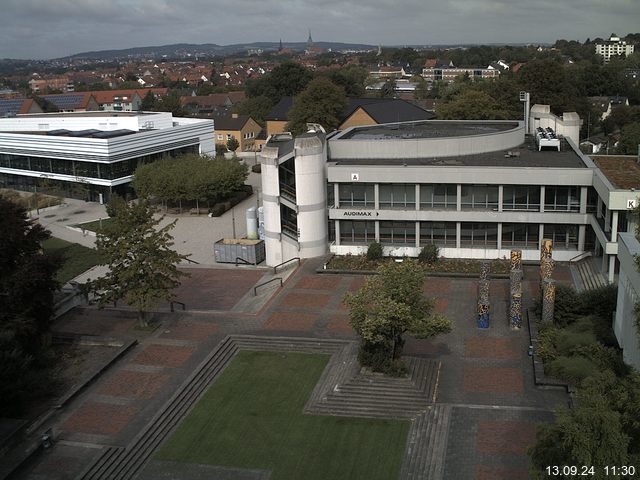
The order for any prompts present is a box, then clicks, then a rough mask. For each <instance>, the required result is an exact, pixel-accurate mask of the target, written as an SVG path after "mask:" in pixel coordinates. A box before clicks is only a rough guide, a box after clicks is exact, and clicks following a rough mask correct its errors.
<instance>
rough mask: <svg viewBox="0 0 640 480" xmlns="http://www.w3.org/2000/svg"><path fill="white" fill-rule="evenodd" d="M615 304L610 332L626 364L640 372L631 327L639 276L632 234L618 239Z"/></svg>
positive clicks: (638, 250) (638, 340) (638, 249)
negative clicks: (618, 264)
mask: <svg viewBox="0 0 640 480" xmlns="http://www.w3.org/2000/svg"><path fill="white" fill-rule="evenodd" d="M618 245H619V248H618V260H619V261H620V274H619V276H618V303H617V307H616V316H615V320H614V323H613V331H614V333H615V335H616V338H617V339H618V344H619V345H620V348H622V353H623V358H624V361H625V362H626V363H628V364H629V365H632V366H633V367H634V368H636V369H637V370H640V332H639V331H638V328H637V327H636V325H635V322H636V315H635V312H634V307H635V304H636V303H637V302H638V301H640V273H639V272H638V269H637V267H636V263H635V261H634V255H638V254H640V242H638V240H637V239H636V238H635V235H633V234H632V233H621V234H620V235H619V243H618Z"/></svg>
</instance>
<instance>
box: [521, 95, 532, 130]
mask: <svg viewBox="0 0 640 480" xmlns="http://www.w3.org/2000/svg"><path fill="white" fill-rule="evenodd" d="M520 101H521V102H523V103H524V133H525V134H526V133H529V105H530V103H531V95H530V94H529V92H520Z"/></svg>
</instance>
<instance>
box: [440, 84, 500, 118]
mask: <svg viewBox="0 0 640 480" xmlns="http://www.w3.org/2000/svg"><path fill="white" fill-rule="evenodd" d="M436 114H437V115H438V118H439V119H443V120H505V119H509V117H510V113H509V111H508V110H506V109H505V108H504V107H503V106H502V105H501V104H499V103H498V102H497V101H495V100H494V99H493V98H492V97H491V96H490V95H489V94H488V93H485V92H482V91H479V90H465V91H463V92H462V93H461V94H460V95H458V96H457V97H456V98H455V100H452V101H450V102H448V103H443V104H441V105H438V107H437V110H436Z"/></svg>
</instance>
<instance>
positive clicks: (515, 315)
mask: <svg viewBox="0 0 640 480" xmlns="http://www.w3.org/2000/svg"><path fill="white" fill-rule="evenodd" d="M512 252H513V251H512ZM520 253H522V252H520ZM512 258H513V257H512ZM511 265H512V266H513V265H514V263H513V262H512V263H511ZM522 277H523V274H522V269H512V270H511V273H510V274H509V280H510V282H509V283H510V289H509V291H510V294H511V295H510V303H509V327H510V328H511V329H512V330H519V329H520V328H521V327H522Z"/></svg>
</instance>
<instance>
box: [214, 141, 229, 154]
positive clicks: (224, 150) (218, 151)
mask: <svg viewBox="0 0 640 480" xmlns="http://www.w3.org/2000/svg"><path fill="white" fill-rule="evenodd" d="M227 152H228V150H227V147H226V146H225V145H222V144H221V143H216V157H221V156H223V155H224V154H225V153H227Z"/></svg>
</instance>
